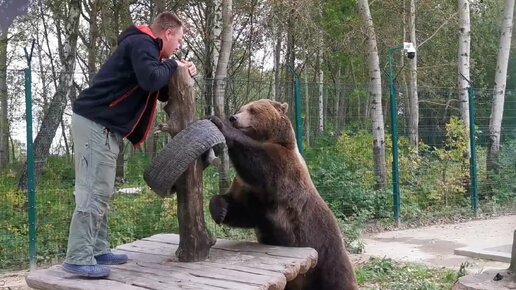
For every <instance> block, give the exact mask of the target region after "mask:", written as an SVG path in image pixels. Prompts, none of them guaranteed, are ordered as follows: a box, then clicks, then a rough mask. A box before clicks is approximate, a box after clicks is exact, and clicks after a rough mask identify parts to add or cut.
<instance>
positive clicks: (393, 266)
mask: <svg viewBox="0 0 516 290" xmlns="http://www.w3.org/2000/svg"><path fill="white" fill-rule="evenodd" d="M355 275H356V277H357V282H358V284H359V285H360V288H361V289H382V290H385V289H392V290H395V289H399V290H419V289H420V290H434V289H451V288H452V285H453V283H454V282H455V281H456V280H457V279H458V278H459V274H458V273H457V272H454V271H452V270H449V269H445V268H443V269H435V268H430V267H426V266H423V265H418V264H413V263H399V262H395V261H393V260H391V259H386V258H370V259H369V260H368V261H367V262H366V263H364V264H361V265H358V266H355Z"/></svg>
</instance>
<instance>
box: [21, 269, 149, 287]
mask: <svg viewBox="0 0 516 290" xmlns="http://www.w3.org/2000/svg"><path fill="white" fill-rule="evenodd" d="M25 280H26V282H27V285H28V286H29V287H31V288H34V289H55V290H99V289H109V290H124V289H127V290H144V289H145V288H141V287H136V286H131V285H127V284H125V283H120V282H117V281H112V280H106V279H77V278H76V276H75V275H73V274H69V273H66V272H64V271H63V270H62V269H61V266H60V265H57V266H52V267H50V268H49V269H44V270H38V271H33V272H30V273H29V274H28V275H27V277H26V278H25Z"/></svg>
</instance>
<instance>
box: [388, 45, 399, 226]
mask: <svg viewBox="0 0 516 290" xmlns="http://www.w3.org/2000/svg"><path fill="white" fill-rule="evenodd" d="M402 48H403V45H400V46H397V47H391V48H389V49H388V63H389V93H390V101H391V102H390V110H391V136H392V203H393V205H392V206H393V212H394V221H395V222H396V225H397V226H399V225H400V212H401V197H400V177H399V168H398V122H397V116H396V115H397V114H396V113H397V112H398V109H397V106H396V88H395V86H394V79H393V76H392V54H393V52H394V51H396V50H400V49H402Z"/></svg>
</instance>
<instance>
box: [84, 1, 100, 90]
mask: <svg viewBox="0 0 516 290" xmlns="http://www.w3.org/2000/svg"><path fill="white" fill-rule="evenodd" d="M98 2H99V0H92V1H91V6H90V15H89V18H90V19H89V20H90V21H89V25H90V32H89V35H88V43H87V47H88V80H89V83H90V84H91V82H92V81H93V78H94V77H95V74H96V72H97V39H98V37H99V32H98V26H97V16H98V13H99V10H98V6H99V5H98Z"/></svg>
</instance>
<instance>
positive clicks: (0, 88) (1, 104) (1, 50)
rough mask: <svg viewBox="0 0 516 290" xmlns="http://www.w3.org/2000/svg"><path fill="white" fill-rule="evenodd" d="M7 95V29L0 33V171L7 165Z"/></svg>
mask: <svg viewBox="0 0 516 290" xmlns="http://www.w3.org/2000/svg"><path fill="white" fill-rule="evenodd" d="M7 99H8V94H7V29H5V30H4V31H0V169H3V168H6V167H7V165H8V164H9V118H8V113H9V111H8V109H7V106H8V101H7Z"/></svg>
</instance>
